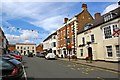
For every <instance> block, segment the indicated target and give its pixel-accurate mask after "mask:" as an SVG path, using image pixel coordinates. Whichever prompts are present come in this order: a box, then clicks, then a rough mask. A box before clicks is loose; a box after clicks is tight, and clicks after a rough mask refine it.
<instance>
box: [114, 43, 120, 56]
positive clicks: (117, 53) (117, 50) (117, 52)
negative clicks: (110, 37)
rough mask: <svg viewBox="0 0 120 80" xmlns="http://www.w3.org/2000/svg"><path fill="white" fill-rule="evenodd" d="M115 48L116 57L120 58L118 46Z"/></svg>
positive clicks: (119, 47)
mask: <svg viewBox="0 0 120 80" xmlns="http://www.w3.org/2000/svg"><path fill="white" fill-rule="evenodd" d="M115 48H116V55H117V57H120V45H116V46H115Z"/></svg>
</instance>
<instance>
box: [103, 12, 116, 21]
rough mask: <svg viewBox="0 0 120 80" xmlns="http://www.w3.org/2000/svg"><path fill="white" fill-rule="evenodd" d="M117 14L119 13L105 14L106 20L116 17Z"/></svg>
mask: <svg viewBox="0 0 120 80" xmlns="http://www.w3.org/2000/svg"><path fill="white" fill-rule="evenodd" d="M116 15H117V13H114V12H110V13H109V14H107V15H105V16H104V21H108V20H110V19H112V18H113V17H115V16H116Z"/></svg>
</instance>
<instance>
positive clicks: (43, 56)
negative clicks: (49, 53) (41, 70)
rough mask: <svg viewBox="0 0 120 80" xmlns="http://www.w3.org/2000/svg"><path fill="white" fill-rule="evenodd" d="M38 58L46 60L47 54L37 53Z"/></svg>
mask: <svg viewBox="0 0 120 80" xmlns="http://www.w3.org/2000/svg"><path fill="white" fill-rule="evenodd" d="M36 56H37V57H42V58H45V54H43V53H37V54H36Z"/></svg>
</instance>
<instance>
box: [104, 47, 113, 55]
mask: <svg viewBox="0 0 120 80" xmlns="http://www.w3.org/2000/svg"><path fill="white" fill-rule="evenodd" d="M108 47H111V48H108ZM106 51H107V57H113V52H112V46H111V45H110V46H106ZM110 53H111V55H112V56H109V54H110Z"/></svg>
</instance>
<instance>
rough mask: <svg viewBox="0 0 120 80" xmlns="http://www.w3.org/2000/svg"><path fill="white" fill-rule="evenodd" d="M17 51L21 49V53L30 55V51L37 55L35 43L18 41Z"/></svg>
mask: <svg viewBox="0 0 120 80" xmlns="http://www.w3.org/2000/svg"><path fill="white" fill-rule="evenodd" d="M16 51H19V52H20V53H21V55H28V54H29V52H31V53H33V54H34V55H36V44H34V43H16Z"/></svg>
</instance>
